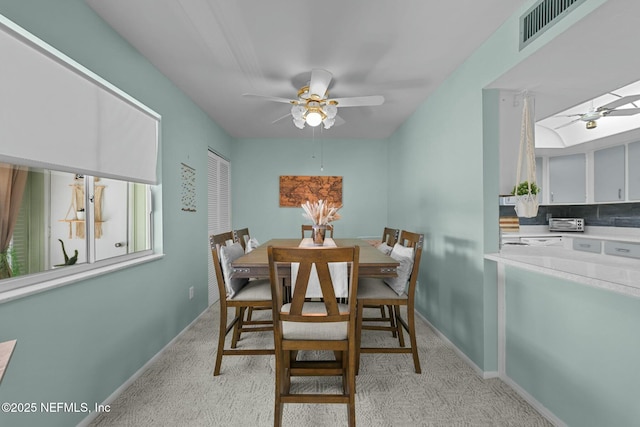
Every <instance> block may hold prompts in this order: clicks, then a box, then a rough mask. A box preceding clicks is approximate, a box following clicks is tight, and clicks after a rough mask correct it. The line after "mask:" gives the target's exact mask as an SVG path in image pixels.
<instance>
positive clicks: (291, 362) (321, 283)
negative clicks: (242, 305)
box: [267, 246, 360, 426]
mask: <svg viewBox="0 0 640 427" xmlns="http://www.w3.org/2000/svg"><path fill="white" fill-rule="evenodd" d="M267 253H268V257H269V274H270V277H271V292H272V295H273V298H272V300H273V321H274V333H273V336H274V343H275V353H276V357H275V360H276V375H275V411H274V426H280V425H281V424H282V413H283V405H284V404H286V403H318V404H322V403H326V404H338V403H341V404H346V405H347V414H348V425H349V426H355V420H356V414H355V387H356V380H355V369H356V356H357V347H356V344H357V337H356V294H357V290H358V266H359V257H360V248H359V246H350V247H331V248H327V247H325V248H308V247H307V248H299V247H295V248H291V247H287V248H284V247H273V246H269V247H268V248H267ZM282 264H284V265H285V266H287V265H291V266H292V269H293V266H294V265H295V266H296V269H297V275H296V276H295V277H292V278H291V287H292V290H291V292H292V295H291V302H290V303H286V304H285V303H283V301H284V299H283V297H284V294H283V292H284V291H283V287H282V286H281V285H280V283H282V280H281V277H279V273H280V272H281V271H282V270H281V269H282V267H281V265H282ZM314 266H315V269H314V268H313V267H314ZM334 266H338V267H344V270H343V274H342V275H341V274H340V273H339V271H336V270H334V269H333V268H334ZM314 270H315V273H314ZM341 291H342V292H341ZM312 292H313V293H312ZM317 292H321V295H322V297H321V298H313V299H309V298H308V297H309V296H310V295H316V296H317V295H318V294H317ZM342 298H346V301H345V302H344V303H342V302H339V301H338V300H339V299H340V301H344V300H343V299H342ZM303 351H311V352H312V355H313V356H315V357H309V356H307V357H304V356H306V354H303V353H302V352H303ZM323 353H324V354H326V356H325V355H324V354H323ZM296 376H307V377H318V376H340V377H341V378H342V390H341V392H340V393H335V392H334V393H328V392H326V393H322V392H314V393H304V392H301V393H296V391H297V390H296V389H295V385H294V387H293V390H292V387H291V385H292V384H291V383H292V377H296Z"/></svg>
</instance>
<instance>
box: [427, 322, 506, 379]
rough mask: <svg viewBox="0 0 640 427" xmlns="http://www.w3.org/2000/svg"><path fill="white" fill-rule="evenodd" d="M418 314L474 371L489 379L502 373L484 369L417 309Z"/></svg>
mask: <svg viewBox="0 0 640 427" xmlns="http://www.w3.org/2000/svg"><path fill="white" fill-rule="evenodd" d="M416 316H418V317H419V318H420V319H422V320H423V321H424V322H425V323H426V324H427V326H429V327H430V328H431V329H432V330H433V332H434V333H435V334H436V335H437V336H438V338H440V339H441V340H442V341H444V342H446V343H447V345H448V346H449V347H451V348H452V349H453V351H455V352H456V354H457V355H458V356H459V357H460V358H461V359H462V360H464V361H465V362H466V363H467V365H469V366H470V367H471V368H472V369H473V370H474V371H476V373H477V374H478V375H479V376H481V377H482V378H483V379H485V380H486V379H488V378H498V377H499V376H500V375H499V374H498V371H486V372H485V371H483V370H482V369H481V368H480V367H479V366H478V365H476V364H475V362H474V361H473V360H471V359H469V357H468V356H467V355H466V354H464V353H463V352H462V350H460V349H459V348H458V347H457V346H456V345H455V344H454V343H452V342H451V341H450V340H449V338H447V336H446V335H444V334H443V333H442V332H440V331H439V330H438V328H436V327H435V326H433V325H432V324H431V322H429V321H428V320H427V319H426V318H425V317H424V316H422V314H420V313H418V312H417V311H416Z"/></svg>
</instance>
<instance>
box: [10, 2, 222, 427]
mask: <svg viewBox="0 0 640 427" xmlns="http://www.w3.org/2000/svg"><path fill="white" fill-rule="evenodd" d="M0 14H2V15H4V16H6V17H7V18H8V19H10V20H12V21H14V22H15V23H16V24H18V25H20V26H22V27H24V28H25V29H26V30H27V31H30V32H31V33H33V34H35V35H36V36H38V37H40V38H41V39H43V40H45V41H46V42H47V43H49V44H51V45H52V46H53V47H55V48H56V49H58V50H60V51H62V52H63V53H64V54H66V55H68V56H70V57H71V58H73V59H74V60H75V61H77V62H79V63H80V64H82V65H84V66H85V67H87V68H88V69H90V70H91V71H93V72H95V73H96V74H98V75H99V76H101V77H102V78H104V79H105V80H107V81H109V82H111V83H112V84H114V85H116V86H118V87H119V88H121V89H122V90H123V91H125V92H127V93H129V94H130V95H131V96H133V97H135V98H137V99H138V100H140V101H141V102H142V103H144V104H146V105H148V106H149V107H151V108H152V109H154V110H155V111H157V112H158V113H159V114H161V115H162V146H161V152H162V153H161V156H162V158H161V160H162V161H161V165H160V168H161V171H162V173H161V175H160V176H161V181H162V182H161V185H160V186H158V188H157V199H156V203H158V204H161V206H162V216H163V217H162V218H161V219H162V223H160V222H158V223H157V225H158V226H160V225H162V229H161V230H160V233H159V235H160V237H161V239H160V241H159V242H160V243H162V242H164V253H165V257H164V258H163V259H161V260H158V261H154V262H152V263H148V264H144V265H140V266H137V267H131V268H128V269H125V270H121V271H119V272H116V273H111V274H108V275H105V276H101V277H98V278H95V279H91V280H86V281H82V282H78V283H74V284H72V285H68V286H65V287H62V288H58V289H53V290H49V291H47V292H44V293H40V294H36V295H33V296H30V297H25V298H22V299H19V300H15V301H12V302H8V303H4V304H0V341H5V340H9V339H14V338H17V339H18V343H17V346H16V350H15V352H14V355H13V358H12V360H11V363H10V365H9V369H8V370H7V372H6V374H5V376H4V379H3V380H2V383H1V384H0V401H2V402H77V403H81V402H86V403H89V404H90V406H92V405H93V403H94V402H98V403H100V402H103V401H104V400H105V399H106V398H107V397H108V396H109V395H110V394H111V393H113V392H114V391H115V390H116V389H117V388H118V387H120V386H121V385H122V384H123V383H124V382H125V381H126V380H127V379H129V378H130V377H131V375H133V374H134V373H135V372H136V371H137V370H138V369H140V368H141V367H142V366H143V365H144V364H145V363H146V362H147V361H148V360H149V359H150V358H151V357H153V356H154V355H155V354H156V353H157V352H158V351H159V350H161V349H162V348H163V347H164V346H165V345H166V344H167V343H168V342H169V341H170V340H171V339H173V338H174V337H175V336H176V335H177V334H178V333H179V332H180V331H181V330H183V329H184V328H185V327H186V326H187V325H189V323H190V322H192V321H193V320H194V319H195V318H196V317H197V316H198V315H199V314H200V313H201V312H202V311H203V310H204V309H205V308H206V307H207V257H208V251H207V250H206V248H207V220H206V206H207V191H206V189H207V173H206V171H207V156H206V152H207V148H208V147H209V146H210V147H212V148H214V149H215V150H216V151H218V152H220V153H222V154H223V155H226V156H230V151H231V149H230V146H231V144H230V143H231V139H230V137H229V136H228V135H227V134H226V133H225V132H223V131H222V130H221V129H220V128H219V127H218V126H217V125H216V124H215V123H214V122H212V121H211V120H210V119H209V118H208V116H206V115H205V114H204V113H203V112H202V111H201V110H200V109H199V108H198V107H197V106H195V104H193V103H192V102H191V101H190V100H189V99H188V98H187V97H186V96H185V95H184V94H183V93H182V92H180V91H179V90H178V89H177V88H176V87H175V86H173V85H172V84H171V83H170V82H169V81H168V80H167V79H166V78H165V77H164V76H163V75H162V74H161V73H159V72H158V71H157V70H156V69H155V68H154V67H153V66H152V65H151V64H150V63H149V62H148V61H147V60H145V59H144V58H143V57H142V56H141V55H139V54H138V52H137V51H136V50H134V49H133V47H132V46H131V45H129V44H128V43H127V42H125V41H124V40H123V39H121V38H120V37H119V36H118V35H117V34H116V33H115V32H114V31H113V30H111V29H110V27H108V26H107V25H106V24H105V23H104V22H103V21H102V20H101V19H100V18H99V17H97V15H95V14H94V12H93V11H92V10H91V9H90V8H89V7H88V6H87V5H86V3H85V2H84V1H82V0H56V1H50V0H19V1H17V0H0ZM180 162H184V163H186V164H188V165H190V166H192V167H194V168H195V169H196V194H197V197H198V200H197V209H198V210H197V212H196V213H185V212H182V211H181V210H180V179H179V178H180V175H179V174H180ZM158 207H159V206H158ZM190 286H194V287H195V298H194V299H193V300H189V299H188V288H189V287H190ZM85 416H86V414H83V413H58V414H49V415H44V414H27V415H14V414H4V413H0V425H6V426H12V427H18V426H30V427H32V426H71V425H75V424H77V423H78V422H80V421H81V420H82V419H83V418H84V417H85Z"/></svg>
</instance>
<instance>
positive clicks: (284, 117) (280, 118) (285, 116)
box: [271, 113, 291, 124]
mask: <svg viewBox="0 0 640 427" xmlns="http://www.w3.org/2000/svg"><path fill="white" fill-rule="evenodd" d="M290 115H291V113H289V114H285V115H284V116H282V117H279V118H277V119H275V120H274V121H272V122H271V124H274V123H276V122H279V121H280V120H282V119H286V118H287V117H289V116H290Z"/></svg>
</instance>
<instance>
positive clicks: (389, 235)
mask: <svg viewBox="0 0 640 427" xmlns="http://www.w3.org/2000/svg"><path fill="white" fill-rule="evenodd" d="M399 235H400V230H398V229H397V228H389V227H385V228H384V230H383V231H382V240H380V241H381V242H382V243H386V244H387V245H388V246H391V247H392V248H393V245H395V244H396V242H397V241H398V236H399Z"/></svg>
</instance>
